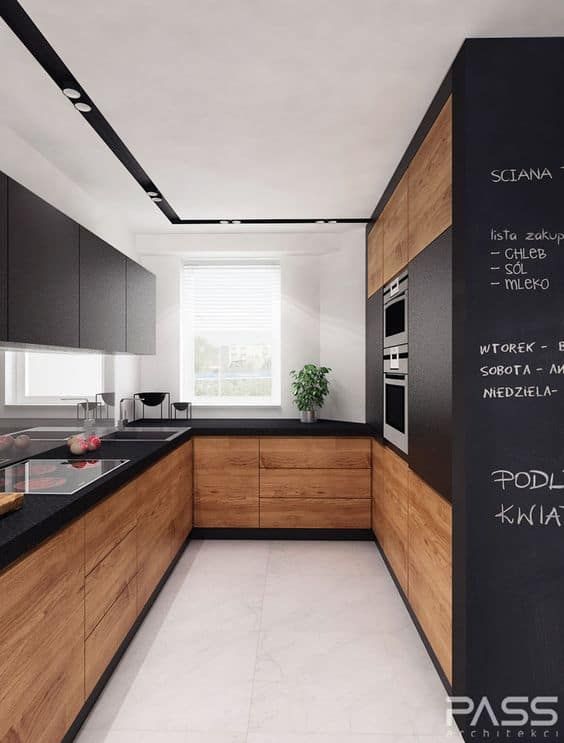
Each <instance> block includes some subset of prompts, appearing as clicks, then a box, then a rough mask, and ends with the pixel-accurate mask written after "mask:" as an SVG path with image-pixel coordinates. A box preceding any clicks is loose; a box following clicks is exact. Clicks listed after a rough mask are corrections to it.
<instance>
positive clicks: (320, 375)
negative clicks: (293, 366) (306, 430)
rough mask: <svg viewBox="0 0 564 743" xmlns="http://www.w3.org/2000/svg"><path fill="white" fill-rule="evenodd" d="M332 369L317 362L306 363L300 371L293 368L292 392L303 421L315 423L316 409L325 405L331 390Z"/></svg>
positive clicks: (291, 373)
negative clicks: (329, 376) (328, 376)
mask: <svg viewBox="0 0 564 743" xmlns="http://www.w3.org/2000/svg"><path fill="white" fill-rule="evenodd" d="M330 371H331V369H329V368H328V367H327V366H317V364H306V365H305V366H304V367H303V369H300V371H295V370H292V371H291V372H290V375H291V376H292V378H293V380H294V381H293V382H292V392H293V393H294V400H295V402H296V406H297V408H298V410H299V411H300V413H301V415H300V420H301V422H302V423H315V421H316V412H315V411H316V409H317V408H320V407H321V406H322V405H323V401H324V399H325V397H326V396H327V393H328V392H329V382H328V381H327V374H329V372H330Z"/></svg>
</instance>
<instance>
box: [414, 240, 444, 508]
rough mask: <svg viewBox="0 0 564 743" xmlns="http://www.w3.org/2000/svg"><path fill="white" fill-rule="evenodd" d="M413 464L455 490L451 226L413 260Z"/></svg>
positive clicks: (436, 484)
mask: <svg viewBox="0 0 564 743" xmlns="http://www.w3.org/2000/svg"><path fill="white" fill-rule="evenodd" d="M408 312H409V326H408V327H409V369H408V371H409V376H408V380H409V393H408V394H409V466H410V468H411V469H412V470H414V471H415V472H416V473H417V474H418V475H419V476H420V477H422V478H423V480H425V481H426V482H427V483H428V484H429V485H430V486H431V487H432V488H434V489H435V490H436V491H437V492H438V493H440V494H441V495H442V496H444V497H445V498H448V499H450V498H451V491H452V453H451V452H452V229H451V228H449V229H448V230H446V231H445V232H443V233H442V235H439V237H437V238H436V239H435V240H434V241H433V242H432V243H431V244H430V245H429V246H428V247H426V248H425V249H424V250H423V251H422V252H421V253H419V254H418V255H417V256H416V257H415V258H414V259H413V260H412V261H411V262H410V264H409V308H408Z"/></svg>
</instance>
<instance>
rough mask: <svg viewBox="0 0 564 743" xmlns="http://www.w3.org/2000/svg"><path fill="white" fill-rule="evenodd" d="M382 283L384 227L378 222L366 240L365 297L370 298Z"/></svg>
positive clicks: (381, 221)
mask: <svg viewBox="0 0 564 743" xmlns="http://www.w3.org/2000/svg"><path fill="white" fill-rule="evenodd" d="M383 283H384V226H383V220H378V222H376V224H375V225H374V226H373V227H372V229H371V230H370V232H369V233H368V236H367V238H366V295H367V297H368V298H369V299H370V297H371V296H372V295H373V294H374V293H375V292H377V291H378V289H380V287H381V286H382V284H383Z"/></svg>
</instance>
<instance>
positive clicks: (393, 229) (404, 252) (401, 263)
mask: <svg viewBox="0 0 564 743" xmlns="http://www.w3.org/2000/svg"><path fill="white" fill-rule="evenodd" d="M379 221H382V222H383V229H384V239H383V251H384V266H383V271H384V273H383V283H387V282H388V281H390V279H392V278H393V277H394V276H395V275H396V274H397V273H399V272H400V271H401V270H402V268H405V266H406V265H407V261H408V248H407V224H408V205H407V175H404V176H403V178H402V179H401V180H400V182H399V183H398V185H397V186H396V188H395V190H394V192H393V194H392V195H391V196H390V200H389V201H388V203H387V204H386V206H385V207H384V210H383V212H382V214H381V215H380V220H379Z"/></svg>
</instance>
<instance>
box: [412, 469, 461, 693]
mask: <svg viewBox="0 0 564 743" xmlns="http://www.w3.org/2000/svg"><path fill="white" fill-rule="evenodd" d="M408 598H409V603H410V604H411V607H412V608H413V611H414V612H415V614H416V615H417V619H418V620H419V622H420V624H421V627H422V628H423V631H424V632H425V634H426V636H427V639H428V640H429V642H430V644H431V646H432V648H433V650H434V651H435V654H436V656H437V658H438V659H439V662H440V664H441V666H442V668H443V671H444V672H445V675H446V677H447V678H448V680H449V681H451V680H452V509H451V506H450V504H449V503H447V501H445V500H444V499H443V498H441V496H440V495H439V494H438V493H436V492H435V491H434V490H433V489H432V488H430V487H429V486H428V485H427V484H426V483H425V482H424V481H423V480H422V479H421V478H420V477H418V476H417V475H416V474H415V473H414V472H412V471H411V470H410V472H409V588H408Z"/></svg>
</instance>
